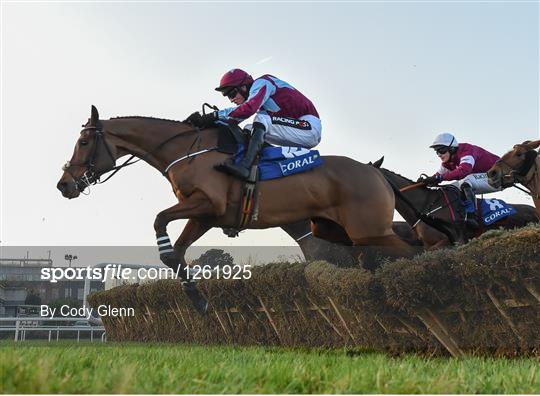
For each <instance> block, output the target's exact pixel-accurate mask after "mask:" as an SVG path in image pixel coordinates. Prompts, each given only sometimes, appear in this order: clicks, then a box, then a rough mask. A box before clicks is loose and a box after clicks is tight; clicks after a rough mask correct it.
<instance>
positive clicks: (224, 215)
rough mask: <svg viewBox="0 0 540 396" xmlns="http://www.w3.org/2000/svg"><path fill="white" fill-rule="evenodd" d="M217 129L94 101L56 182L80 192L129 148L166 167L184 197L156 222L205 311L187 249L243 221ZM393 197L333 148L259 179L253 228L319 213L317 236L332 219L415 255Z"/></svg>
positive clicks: (170, 262)
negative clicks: (317, 162) (172, 234)
mask: <svg viewBox="0 0 540 396" xmlns="http://www.w3.org/2000/svg"><path fill="white" fill-rule="evenodd" d="M218 131H219V130H218V129H217V128H208V129H205V130H199V129H197V128H193V127H192V126H191V125H189V124H186V123H182V122H178V121H171V120H163V119H155V118H149V117H118V118H112V119H109V120H100V119H99V114H98V111H97V109H96V108H95V107H94V106H92V110H91V117H90V119H89V121H88V122H87V123H86V125H85V126H84V127H83V129H82V131H81V132H80V134H79V138H78V139H77V142H76V145H75V149H74V152H73V155H72V157H71V159H70V160H69V161H68V162H67V163H66V164H65V166H64V168H63V169H64V173H63V175H62V177H61V178H60V180H59V182H58V184H57V188H58V189H59V190H60V191H61V193H62V195H63V196H64V197H66V198H70V199H71V198H76V197H78V196H79V195H80V193H81V192H82V191H84V189H85V188H86V187H88V186H89V185H90V184H94V183H96V182H97V181H98V180H99V178H100V176H101V175H103V174H104V173H107V172H108V171H111V170H113V169H116V170H118V167H116V160H117V159H118V158H120V157H123V156H125V155H129V154H131V155H134V156H136V157H138V158H140V159H142V160H144V161H145V162H147V163H148V164H150V165H151V166H153V167H154V168H156V169H157V170H158V171H159V172H161V173H162V174H163V175H164V176H165V177H166V178H167V180H168V181H169V182H170V184H171V186H172V189H173V192H174V194H175V195H176V197H177V199H178V203H177V204H175V205H173V206H171V207H170V208H168V209H165V210H163V211H161V212H160V213H158V214H157V216H156V219H155V222H154V230H155V232H156V237H157V240H158V245H159V246H160V253H161V254H160V259H161V260H162V261H163V263H164V264H166V265H167V266H169V267H171V268H173V269H174V270H176V273H177V274H178V275H179V277H180V278H182V279H183V286H184V289H185V290H186V293H187V294H188V296H189V297H190V299H191V300H192V301H193V302H194V305H195V307H196V308H197V309H198V310H199V311H202V312H204V311H205V310H206V307H207V302H206V300H205V299H204V297H203V296H202V295H201V294H200V292H199V291H198V289H197V288H196V286H195V284H194V283H193V282H190V281H188V278H189V276H188V275H187V271H186V262H185V259H184V254H185V251H186V249H187V248H188V247H189V246H190V245H191V244H193V243H194V242H195V241H197V240H198V239H199V238H200V237H201V236H202V235H204V234H205V233H206V232H207V231H208V230H209V229H210V228H212V227H221V228H234V227H236V226H237V213H238V211H239V207H240V205H241V197H242V191H243V188H242V184H243V183H242V182H241V181H239V180H237V179H234V178H232V177H231V176H228V175H226V174H223V173H220V172H218V171H216V170H215V169H214V166H216V165H218V164H220V163H222V162H223V161H224V160H225V159H226V158H227V155H226V154H223V153H220V152H218V151H217V150H216V147H217V143H218ZM394 205H395V202H394V194H393V191H392V189H391V188H390V186H389V185H388V183H387V182H386V180H385V179H384V177H383V176H382V175H381V174H380V172H378V171H377V170H376V169H375V168H373V167H372V166H369V165H366V164H362V163H360V162H357V161H355V160H352V159H350V158H347V157H339V156H327V157H323V165H321V166H319V167H317V168H315V169H313V170H311V171H309V172H305V173H301V174H296V175H292V176H289V177H286V178H283V179H274V180H268V181H264V182H260V185H259V189H258V217H257V218H256V219H253V220H252V221H251V222H250V223H249V224H248V226H247V227H246V228H255V229H263V228H269V227H277V226H281V225H284V224H290V223H294V222H296V221H299V220H302V219H312V221H313V224H314V225H313V227H312V231H313V235H314V236H317V237H321V238H323V239H325V237H326V235H325V229H326V228H327V227H317V224H318V223H319V224H325V225H328V224H331V225H333V226H335V227H337V228H341V229H343V231H344V232H345V233H346V235H347V236H348V238H349V239H350V240H351V241H352V243H353V245H355V246H369V247H370V248H371V249H374V250H376V251H377V252H378V254H379V255H380V256H383V257H410V256H411V255H413V254H414V250H413V249H412V248H411V247H410V246H409V245H408V244H407V243H405V242H404V241H402V240H401V239H400V238H399V237H397V236H396V234H395V233H394V232H393V231H392V219H393V213H394ZM178 219H190V221H188V223H187V224H186V226H185V227H184V229H183V231H182V233H181V235H180V237H179V238H178V239H177V240H176V242H175V243H174V247H173V246H171V245H170V241H169V237H168V234H167V225H168V224H169V223H170V222H171V221H174V220H178Z"/></svg>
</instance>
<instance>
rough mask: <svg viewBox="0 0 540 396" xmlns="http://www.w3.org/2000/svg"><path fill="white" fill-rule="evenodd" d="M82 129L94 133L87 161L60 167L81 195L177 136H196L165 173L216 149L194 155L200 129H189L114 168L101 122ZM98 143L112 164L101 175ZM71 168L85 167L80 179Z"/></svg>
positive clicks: (69, 162)
mask: <svg viewBox="0 0 540 396" xmlns="http://www.w3.org/2000/svg"><path fill="white" fill-rule="evenodd" d="M205 105H206V103H205ZM208 106H209V107H211V106H210V105H208ZM203 112H204V106H203ZM83 127H84V129H83V130H82V131H81V132H80V133H83V132H84V131H86V130H94V131H95V133H94V146H93V148H92V152H91V153H90V155H89V156H88V158H87V160H86V161H84V162H81V163H72V162H71V161H67V162H66V163H65V164H64V166H62V170H63V171H65V172H67V173H69V175H70V176H71V177H72V178H73V180H74V181H75V187H76V189H77V190H79V191H80V192H81V193H84V190H85V189H86V188H90V186H91V185H95V184H103V183H105V182H106V181H107V180H109V179H110V178H111V177H113V176H114V175H115V174H116V173H117V172H118V171H119V170H120V169H122V168H125V167H126V166H129V165H133V164H135V163H136V162H139V161H141V160H143V159H145V158H147V157H148V156H149V155H151V154H153V153H154V152H156V151H157V150H159V149H160V148H162V147H163V146H164V145H165V144H166V143H169V142H170V141H171V140H173V139H175V138H177V137H178V136H181V135H184V134H185V133H186V132H193V131H195V132H197V136H196V137H195V140H194V141H193V143H192V144H191V146H190V147H189V149H188V153H187V155H185V156H183V157H181V158H179V159H177V160H175V161H173V162H172V163H171V164H170V165H169V166H167V168H166V171H168V170H169V169H170V168H171V167H172V166H173V165H176V164H177V163H179V162H181V161H183V160H185V159H189V160H190V162H191V160H192V159H193V158H194V157H196V156H198V155H200V154H203V153H207V152H210V151H214V150H216V149H217V147H211V148H209V149H204V150H200V151H197V152H194V153H193V152H191V150H192V149H193V147H194V146H195V145H196V143H199V142H200V135H199V132H200V129H199V128H193V129H190V130H187V131H182V132H179V133H176V134H174V135H172V136H171V137H169V138H167V139H165V140H164V141H163V142H161V143H160V144H158V145H157V146H156V147H154V148H153V149H152V150H150V151H148V152H146V153H145V154H144V155H143V156H142V157H140V158H138V159H136V160H135V161H132V159H133V158H135V155H131V156H130V157H129V158H128V159H127V160H126V161H124V162H123V163H122V164H121V165H118V166H115V164H116V159H115V158H114V156H113V153H112V152H111V149H110V148H109V146H108V144H107V142H106V141H105V132H104V131H103V126H102V124H101V122H98V125H96V126H83ZM100 143H101V144H102V145H103V146H105V149H106V151H107V154H108V155H109V158H110V159H111V161H112V164H113V166H112V167H111V169H108V170H105V171H103V172H101V173H100V172H99V171H98V170H97V169H96V160H97V152H98V147H99V145H100ZM71 167H86V171H85V172H84V174H83V175H82V176H81V177H78V178H77V177H75V176H74V175H73V173H71V171H70V168H71ZM111 171H112V173H111V174H110V175H108V176H107V177H106V178H105V179H104V180H100V177H101V176H102V175H103V174H104V173H107V172H111ZM166 171H165V172H163V175H164V176H165V177H167V174H166V173H167V172H166ZM88 194H89V192H88V193H87V194H86V195H88Z"/></svg>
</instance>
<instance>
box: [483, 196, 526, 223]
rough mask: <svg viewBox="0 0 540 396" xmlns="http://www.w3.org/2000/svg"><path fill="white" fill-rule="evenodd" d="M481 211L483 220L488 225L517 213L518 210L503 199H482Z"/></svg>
mask: <svg viewBox="0 0 540 396" xmlns="http://www.w3.org/2000/svg"><path fill="white" fill-rule="evenodd" d="M480 213H481V214H482V221H483V222H484V224H485V225H487V226H488V225H490V224H493V223H495V222H497V221H499V220H502V219H504V218H505V217H508V216H510V215H513V214H515V213H517V211H516V209H514V208H513V207H512V206H510V205H509V204H507V203H506V202H504V201H503V200H501V199H481V200H480Z"/></svg>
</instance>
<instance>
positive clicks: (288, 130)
mask: <svg viewBox="0 0 540 396" xmlns="http://www.w3.org/2000/svg"><path fill="white" fill-rule="evenodd" d="M231 72H232V71H231ZM254 114H256V116H255V120H254V123H261V124H262V125H264V128H265V130H266V133H265V138H264V140H265V141H266V142H268V143H270V144H275V145H279V146H298V147H304V148H312V147H315V146H316V145H317V144H319V142H320V141H321V131H322V125H321V120H320V119H319V113H318V112H317V110H316V109H315V106H314V105H313V103H312V102H311V101H310V100H309V99H308V98H306V97H305V96H304V95H303V94H302V93H301V92H300V91H298V90H297V89H295V88H294V87H292V86H291V85H290V84H289V83H287V82H285V81H283V80H280V79H278V78H276V77H274V76H271V75H269V74H265V75H264V76H262V77H259V78H257V79H255V80H254V81H253V84H252V85H251V87H250V89H249V94H248V98H247V99H246V101H245V102H244V103H242V104H240V105H238V106H236V107H230V108H227V109H223V110H219V111H218V112H217V117H218V122H219V121H221V122H226V123H240V122H242V121H244V120H246V119H248V118H249V117H251V116H252V115H254Z"/></svg>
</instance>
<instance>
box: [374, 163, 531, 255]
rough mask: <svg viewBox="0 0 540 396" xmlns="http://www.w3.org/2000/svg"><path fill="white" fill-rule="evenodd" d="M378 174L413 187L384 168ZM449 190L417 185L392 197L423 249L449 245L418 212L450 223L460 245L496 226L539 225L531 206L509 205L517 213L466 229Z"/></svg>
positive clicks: (456, 198)
mask: <svg viewBox="0 0 540 396" xmlns="http://www.w3.org/2000/svg"><path fill="white" fill-rule="evenodd" d="M373 165H374V166H375V167H380V166H381V165H382V159H381V160H379V161H377V162H375V163H374V164H373ZM380 171H381V172H382V174H383V175H384V177H385V178H386V179H387V180H388V181H389V182H390V183H391V184H393V185H394V186H396V187H397V188H399V189H402V188H404V187H408V186H412V185H415V184H417V183H416V182H414V181H412V180H410V179H408V178H406V177H404V176H401V175H399V174H397V173H394V172H392V171H390V170H388V169H384V168H380ZM450 189H451V190H450V191H446V192H445V191H444V189H442V188H428V187H426V186H418V187H416V188H413V189H410V190H408V191H406V192H403V193H398V194H396V210H397V211H398V212H399V214H401V216H402V217H403V218H404V219H405V220H406V221H407V222H408V223H409V224H410V225H411V226H413V229H414V231H415V232H416V235H417V237H418V239H419V240H421V241H422V243H423V244H424V246H425V247H426V249H437V248H440V247H444V246H448V245H450V242H449V240H448V237H447V236H446V235H445V234H443V233H442V232H440V231H439V230H436V229H435V228H433V227H431V226H429V225H428V224H426V223H424V222H422V221H419V219H418V212H420V213H424V214H427V213H430V212H431V213H430V215H431V216H433V217H436V218H440V219H442V220H446V221H447V222H449V223H450V224H453V225H454V230H453V233H454V235H455V240H456V241H459V242H461V243H464V242H466V241H468V240H469V239H470V238H474V237H477V236H479V235H480V234H482V233H484V232H486V231H488V230H492V229H497V228H500V227H502V228H504V229H512V228H517V227H524V226H526V225H527V224H529V223H538V222H540V216H538V213H537V212H536V210H535V208H534V207H532V206H530V205H521V204H511V205H512V206H513V207H514V209H516V211H517V213H515V214H513V215H510V216H508V217H505V218H504V219H501V220H499V221H497V222H495V223H492V224H491V225H489V226H482V227H481V228H480V229H479V230H470V229H468V228H467V227H466V225H465V221H464V212H463V208H462V205H461V203H460V200H459V191H458V190H457V189H454V188H453V187H450ZM452 190H453V191H452Z"/></svg>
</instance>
